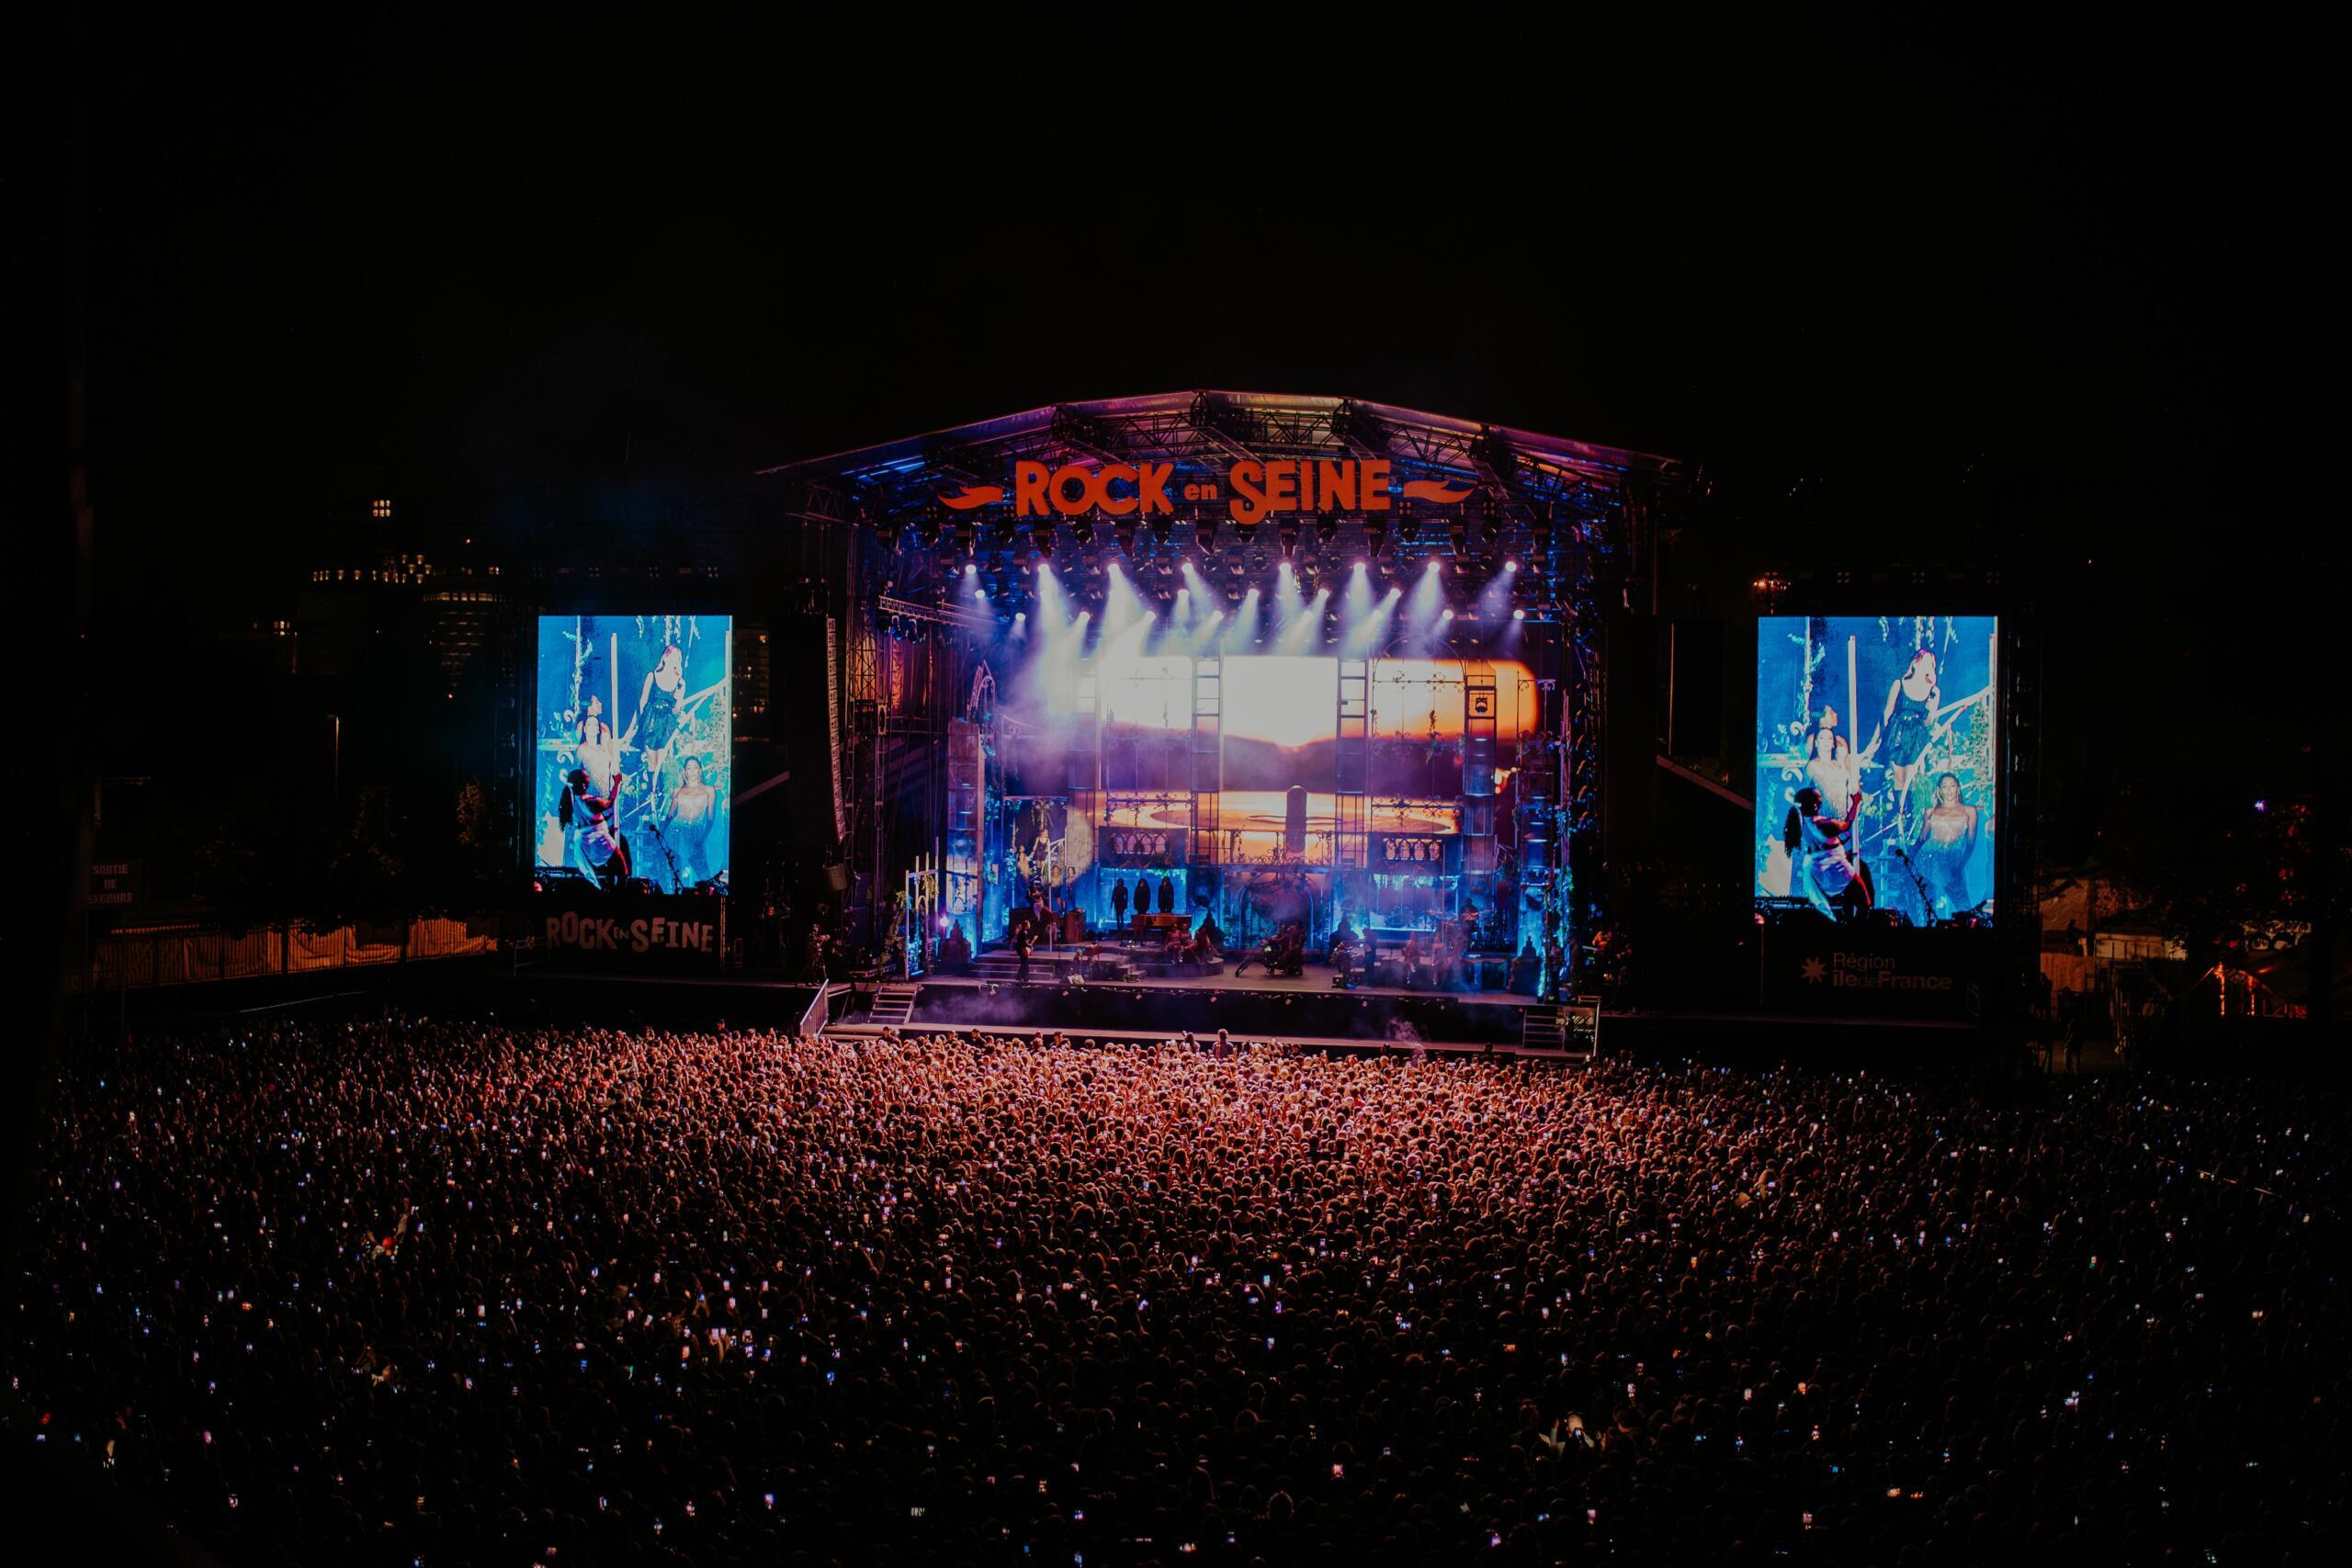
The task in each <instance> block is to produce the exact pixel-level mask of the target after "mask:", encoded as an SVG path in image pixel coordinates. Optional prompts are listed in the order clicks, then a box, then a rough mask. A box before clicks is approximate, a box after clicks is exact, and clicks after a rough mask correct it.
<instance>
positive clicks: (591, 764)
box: [574, 694, 621, 791]
mask: <svg viewBox="0 0 2352 1568" xmlns="http://www.w3.org/2000/svg"><path fill="white" fill-rule="evenodd" d="M579 740H580V744H579V745H578V746H577V747H576V748H574V750H575V752H576V754H577V755H578V757H579V759H580V765H581V766H582V768H585V769H586V770H587V771H588V782H589V783H590V784H592V785H594V787H595V788H597V789H600V790H607V791H609V790H610V789H611V788H612V787H613V781H614V780H615V779H617V778H618V777H620V774H621V750H620V743H619V742H618V741H617V740H616V739H614V737H613V727H612V726H611V725H609V724H606V723H605V699H604V698H602V697H600V696H596V695H594V694H590V696H589V698H588V711H587V712H586V713H584V714H582V715H581V716H580V735H579Z"/></svg>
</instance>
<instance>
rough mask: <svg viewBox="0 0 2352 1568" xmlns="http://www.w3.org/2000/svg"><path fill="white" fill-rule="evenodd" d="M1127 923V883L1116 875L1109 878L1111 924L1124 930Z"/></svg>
mask: <svg viewBox="0 0 2352 1568" xmlns="http://www.w3.org/2000/svg"><path fill="white" fill-rule="evenodd" d="M1126 923H1127V885H1126V884H1125V882H1124V881H1122V880H1120V879H1119V878H1117V877H1114V878H1112V879H1111V924H1112V925H1113V926H1114V927H1116V928H1118V929H1121V930H1125V927H1126Z"/></svg>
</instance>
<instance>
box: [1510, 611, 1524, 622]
mask: <svg viewBox="0 0 2352 1568" xmlns="http://www.w3.org/2000/svg"><path fill="white" fill-rule="evenodd" d="M1510 618H1511V619H1512V620H1514V621H1523V620H1525V619H1527V612H1526V611H1524V610H1513V611H1512V612H1511V613H1510Z"/></svg>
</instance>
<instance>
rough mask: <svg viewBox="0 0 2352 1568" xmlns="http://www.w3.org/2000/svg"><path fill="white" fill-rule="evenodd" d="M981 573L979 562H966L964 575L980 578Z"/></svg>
mask: <svg viewBox="0 0 2352 1568" xmlns="http://www.w3.org/2000/svg"><path fill="white" fill-rule="evenodd" d="M979 572H980V569H979V565H978V562H975V561H966V562H965V563H964V575H965V576H966V577H978V575H979Z"/></svg>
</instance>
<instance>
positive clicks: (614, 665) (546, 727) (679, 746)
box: [533, 615, 734, 893]
mask: <svg viewBox="0 0 2352 1568" xmlns="http://www.w3.org/2000/svg"><path fill="white" fill-rule="evenodd" d="M731 637H732V629H731V618H730V617H729V616H726V615H542V616H540V617H539V638H538V670H537V675H538V679H537V687H536V690H537V699H536V703H537V748H538V750H537V767H536V768H535V770H534V772H533V781H534V782H533V794H534V804H535V807H536V817H537V853H536V856H535V858H536V860H537V866H538V869H539V872H540V873H541V875H542V877H543V879H545V880H548V881H562V882H567V883H586V884H590V885H594V886H600V887H605V888H619V887H624V886H629V885H631V884H633V883H635V882H638V881H639V880H642V881H644V882H647V883H650V884H651V885H652V886H654V887H655V888H657V889H660V890H661V891H662V892H667V893H680V892H686V891H690V890H694V889H699V888H707V887H713V886H716V887H719V888H724V887H725V886H726V879H727V852H728V844H727V834H728V826H729V812H728V796H729V792H730V790H731V788H732V785H733V783H734V780H733V761H732V760H733V746H732V739H733V728H734V708H733V705H732V701H731V696H732V692H731V688H730V686H729V674H730V672H731V671H732V670H733V668H734V660H733V649H732V647H731V646H730V643H731Z"/></svg>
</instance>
